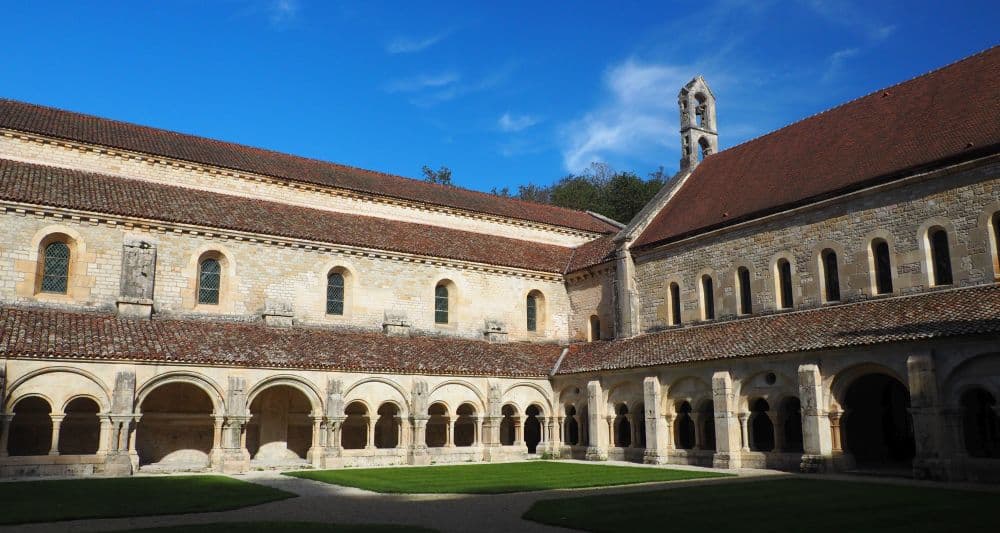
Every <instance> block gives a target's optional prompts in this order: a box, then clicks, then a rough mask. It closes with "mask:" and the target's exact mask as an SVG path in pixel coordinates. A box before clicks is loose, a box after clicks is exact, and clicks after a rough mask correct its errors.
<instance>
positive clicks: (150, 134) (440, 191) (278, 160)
mask: <svg viewBox="0 0 1000 533" xmlns="http://www.w3.org/2000/svg"><path fill="white" fill-rule="evenodd" d="M0 128H8V129H12V130H18V131H23V132H29V133H35V134H39V135H45V136H49V137H56V138H60V139H66V140H71V141H78V142H83V143H87V144H95V145H101V146H106V147H111V148H118V149H122V150H129V151H133V152H141V153H146V154H151V155H158V156H163V157H169V158H172V159H180V160H184V161H190V162H193V163H200V164H203V165H211V166H217V167H223V168H228V169H232V170H237V171H242V172H251V173H255V174H263V175H266V176H272V177H277V178H282V179H287V180H293V181H299V182H306V183H312V184H318V185H325V186H329V187H336V188H341V189H348V190H352V191H359V192H364V193H370V194H375V195H379V196H387V197H393V198H400V199H404V200H412V201H416V202H424V203H428V204H434V205H440V206H446V207H453V208H457V209H463V210H467V211H474V212H477V213H486V214H490V215H498V216H502V217H509V218H515V219H520V220H527V221H532V222H540V223H544V224H551V225H555V226H563V227H567V228H573V229H578V230H583V231H589V232H594V233H607V232H609V231H615V230H616V229H617V228H615V227H613V226H612V225H610V224H608V223H607V222H604V221H602V220H599V219H598V218H596V217H594V216H592V215H590V214H588V213H585V212H583V211H576V210H572V209H565V208H562V207H556V206H551V205H544V204H536V203H533V202H525V201H522V200H517V199H513V198H501V197H498V196H494V195H491V194H486V193H481V192H478V191H470V190H468V189H461V188H458V187H445V186H442V185H436V184H433V183H428V182H425V181H420V180H414V179H410V178H404V177H401V176H394V175H391V174H384V173H381V172H374V171H371V170H363V169H359V168H354V167H350V166H346V165H339V164H336V163H328V162H326V161H319V160H316V159H308V158H305V157H299V156H294V155H289V154H283V153H280V152H274V151H271V150H264V149H261V148H254V147H250V146H244V145H240V144H234V143H228V142H223V141H217V140H213V139H206V138H204V137H196V136H193V135H187V134H183V133H177V132H173V131H167V130H161V129H156V128H150V127H147V126H139V125H136V124H130V123H127V122H120V121H117V120H110V119H106V118H100V117H95V116H91V115H84V114H81V113H74V112H71V111H64V110H61V109H55V108H51V107H44V106H39V105H35V104H29V103H25V102H18V101H16V100H8V99H0Z"/></svg>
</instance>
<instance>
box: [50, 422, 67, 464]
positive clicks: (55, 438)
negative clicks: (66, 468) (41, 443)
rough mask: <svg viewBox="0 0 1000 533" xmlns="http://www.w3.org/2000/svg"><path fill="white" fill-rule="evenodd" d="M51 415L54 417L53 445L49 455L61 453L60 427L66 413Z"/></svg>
mask: <svg viewBox="0 0 1000 533" xmlns="http://www.w3.org/2000/svg"><path fill="white" fill-rule="evenodd" d="M49 416H50V417H51V418H52V446H51V447H50V448H49V455H59V428H60V427H61V426H62V421H63V419H65V418H66V415H49Z"/></svg>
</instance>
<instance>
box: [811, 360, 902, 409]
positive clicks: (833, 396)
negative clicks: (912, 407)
mask: <svg viewBox="0 0 1000 533" xmlns="http://www.w3.org/2000/svg"><path fill="white" fill-rule="evenodd" d="M866 374H884V375H886V376H888V377H891V378H893V379H895V380H896V381H898V382H900V383H903V384H905V383H906V382H907V379H906V376H904V375H903V374H901V373H899V372H897V371H896V370H894V369H892V368H890V367H888V366H885V365H881V364H878V363H867V362H866V363H858V364H855V365H851V366H848V367H845V368H842V369H840V370H839V371H838V372H837V373H836V374H835V375H834V376H833V381H831V382H830V406H829V409H830V410H831V411H835V410H838V409H840V408H841V407H842V406H843V405H844V394H845V393H846V392H847V388H848V387H849V386H850V385H851V382H853V381H854V380H856V379H858V378H860V377H862V376H864V375H866Z"/></svg>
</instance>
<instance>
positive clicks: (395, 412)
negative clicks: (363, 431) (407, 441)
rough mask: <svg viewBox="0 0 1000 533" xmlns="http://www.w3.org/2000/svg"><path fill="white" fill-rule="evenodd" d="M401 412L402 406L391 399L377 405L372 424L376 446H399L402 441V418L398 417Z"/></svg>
mask: <svg viewBox="0 0 1000 533" xmlns="http://www.w3.org/2000/svg"><path fill="white" fill-rule="evenodd" d="M402 412H403V409H402V407H401V406H400V405H399V404H398V403H396V402H394V401H392V400H386V401H384V402H382V403H381V404H380V405H379V406H378V410H376V411H375V414H376V415H378V419H377V420H376V421H375V425H374V431H375V435H374V437H375V440H374V444H375V447H376V448H399V447H400V445H401V444H402V442H403V434H402V419H401V417H400V413H402Z"/></svg>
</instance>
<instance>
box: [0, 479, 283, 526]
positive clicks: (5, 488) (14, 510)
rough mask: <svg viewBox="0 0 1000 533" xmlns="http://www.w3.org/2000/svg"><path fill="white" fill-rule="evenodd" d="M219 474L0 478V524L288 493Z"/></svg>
mask: <svg viewBox="0 0 1000 533" xmlns="http://www.w3.org/2000/svg"><path fill="white" fill-rule="evenodd" d="M294 496H295V495H294V494H292V493H289V492H285V491H282V490H278V489H272V488H270V487H264V486H261V485H255V484H253V483H246V482H243V481H239V480H236V479H233V478H229V477H224V476H170V477H136V478H121V479H69V480H52V481H20V482H11V483H0V502H3V509H4V510H3V512H0V524H23V523H26V522H53V521H56V520H76V519H80V518H118V517H123V516H149V515H162V514H177V513H201V512H206V511H225V510H229V509H238V508H240V507H247V506H250V505H257V504H261V503H266V502H271V501H275V500H283V499H285V498H292V497H294Z"/></svg>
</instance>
